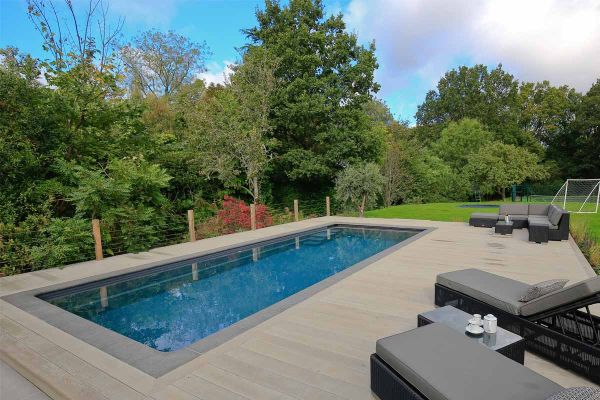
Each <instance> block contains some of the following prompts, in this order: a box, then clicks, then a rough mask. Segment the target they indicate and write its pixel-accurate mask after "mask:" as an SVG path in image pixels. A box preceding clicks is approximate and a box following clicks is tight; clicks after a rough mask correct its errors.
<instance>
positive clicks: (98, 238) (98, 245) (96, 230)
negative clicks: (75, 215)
mask: <svg viewBox="0 0 600 400" xmlns="http://www.w3.org/2000/svg"><path fill="white" fill-rule="evenodd" d="M92 235H93V236H94V250H95V252H96V261H100V260H102V259H103V258H104V256H103V255H102V234H101V233H100V220H99V219H95V218H94V219H93V220H92Z"/></svg>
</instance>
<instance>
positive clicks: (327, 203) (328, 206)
mask: <svg viewBox="0 0 600 400" xmlns="http://www.w3.org/2000/svg"><path fill="white" fill-rule="evenodd" d="M325 215H326V216H328V217H329V216H331V203H330V201H329V196H327V197H325Z"/></svg>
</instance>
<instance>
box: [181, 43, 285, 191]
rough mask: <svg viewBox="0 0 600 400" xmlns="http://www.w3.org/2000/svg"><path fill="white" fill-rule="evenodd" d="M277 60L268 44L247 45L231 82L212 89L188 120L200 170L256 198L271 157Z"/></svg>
mask: <svg viewBox="0 0 600 400" xmlns="http://www.w3.org/2000/svg"><path fill="white" fill-rule="evenodd" d="M277 63H278V61H277V59H276V58H274V57H273V56H271V55H270V54H269V53H268V51H266V49H264V48H260V47H257V48H250V49H248V50H247V51H246V53H245V54H244V55H243V60H242V63H241V64H239V65H237V66H235V67H234V74H233V76H232V77H231V82H227V83H226V85H225V86H218V87H210V88H209V89H208V90H207V93H206V96H204V101H202V102H200V103H199V108H198V109H197V110H196V111H195V115H192V116H191V118H189V125H190V128H191V140H192V143H194V145H193V147H194V148H195V149H196V151H197V156H196V157H195V158H196V161H197V164H198V166H199V170H200V172H201V173H203V174H204V175H205V176H207V177H208V178H213V177H215V178H218V179H219V180H220V181H222V182H223V183H224V184H225V185H226V186H227V187H231V188H235V189H242V190H244V191H246V192H247V194H249V195H250V196H252V198H253V200H254V202H258V200H259V198H260V197H261V194H260V185H261V183H262V181H263V179H264V175H265V172H266V168H267V165H268V164H269V162H270V161H271V158H272V154H271V148H272V147H273V145H274V141H273V139H272V138H270V137H269V133H270V131H271V121H270V119H269V114H270V112H271V106H270V98H271V95H272V92H273V90H274V89H275V87H276V78H275V76H274V74H273V71H274V69H275V68H276V66H277Z"/></svg>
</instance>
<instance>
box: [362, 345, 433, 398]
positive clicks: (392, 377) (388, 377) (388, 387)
mask: <svg viewBox="0 0 600 400" xmlns="http://www.w3.org/2000/svg"><path fill="white" fill-rule="evenodd" d="M371 390H372V391H373V393H375V394H376V395H377V396H378V397H379V398H380V399H381V400H427V399H426V398H425V397H423V395H421V394H420V393H419V392H418V391H417V390H416V389H415V388H413V387H412V385H411V384H410V383H408V382H406V381H405V380H404V379H402V377H400V375H398V374H397V373H396V372H395V371H394V370H393V369H392V368H390V367H389V366H388V365H387V364H386V363H385V361H383V360H382V359H381V358H380V357H379V356H378V355H377V354H375V353H373V354H371Z"/></svg>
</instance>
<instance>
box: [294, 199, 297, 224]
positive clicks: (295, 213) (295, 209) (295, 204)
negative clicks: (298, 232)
mask: <svg viewBox="0 0 600 400" xmlns="http://www.w3.org/2000/svg"><path fill="white" fill-rule="evenodd" d="M294 221H296V222H298V200H294Z"/></svg>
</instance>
